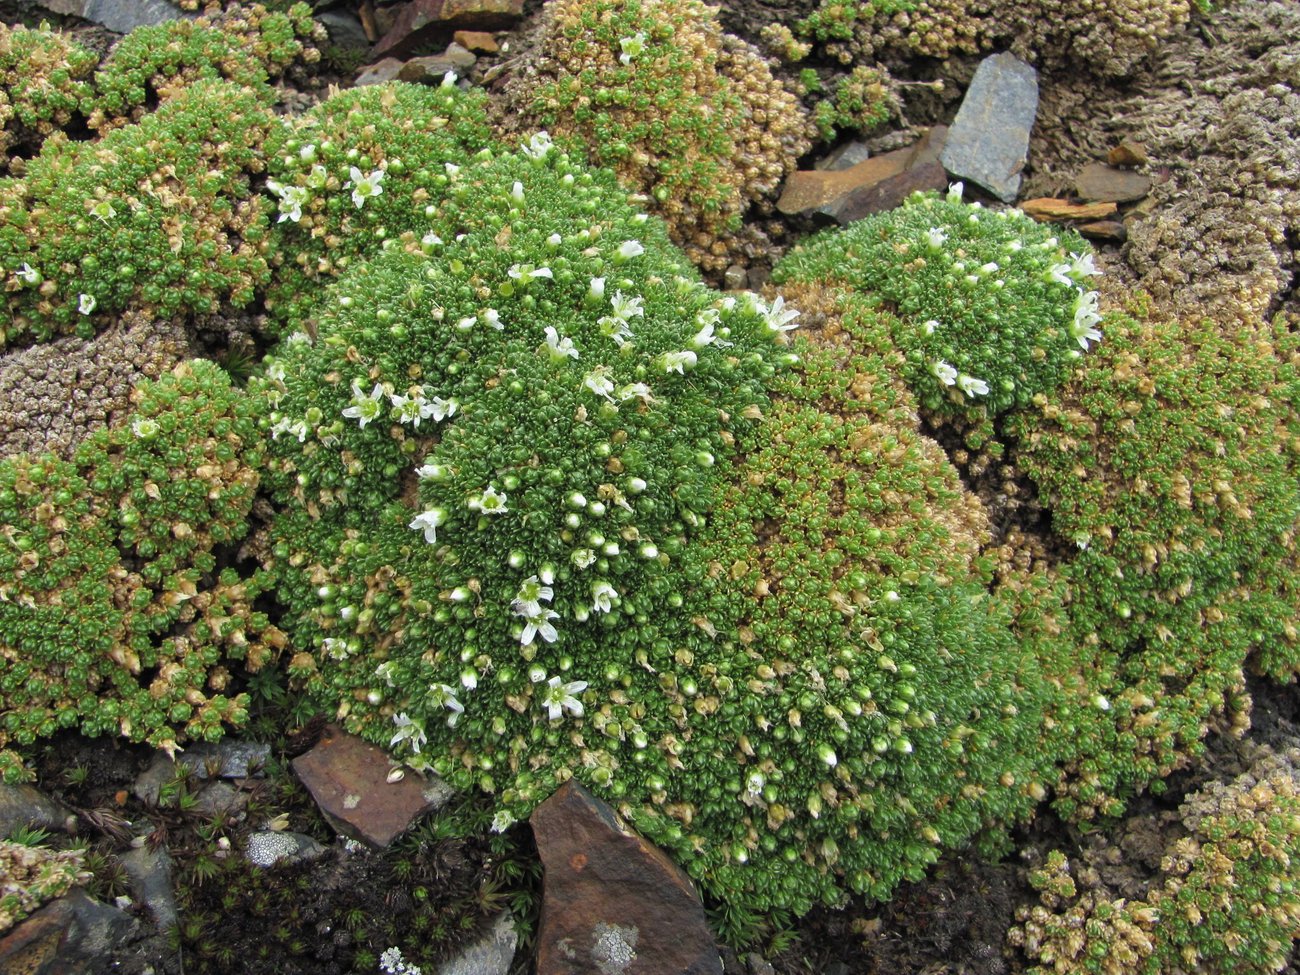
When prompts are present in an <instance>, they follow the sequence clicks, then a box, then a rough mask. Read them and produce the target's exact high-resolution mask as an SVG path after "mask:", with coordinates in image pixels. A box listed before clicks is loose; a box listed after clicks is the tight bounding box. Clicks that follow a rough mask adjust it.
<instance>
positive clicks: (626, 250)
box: [614, 240, 645, 264]
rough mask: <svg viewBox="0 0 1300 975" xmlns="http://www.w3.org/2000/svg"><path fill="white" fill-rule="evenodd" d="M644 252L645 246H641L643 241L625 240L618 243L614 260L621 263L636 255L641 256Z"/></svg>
mask: <svg viewBox="0 0 1300 975" xmlns="http://www.w3.org/2000/svg"><path fill="white" fill-rule="evenodd" d="M644 253H645V248H644V247H642V246H641V241H639V240H625V241H623V243H621V244H619V245H618V250H617V251H616V252H615V253H614V262H615V263H616V264H620V263H622V262H623V261H628V260H631V259H632V258H634V257H640V256H641V255H642V254H644Z"/></svg>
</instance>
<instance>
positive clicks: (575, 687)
mask: <svg viewBox="0 0 1300 975" xmlns="http://www.w3.org/2000/svg"><path fill="white" fill-rule="evenodd" d="M586 689H587V682H586V681H585V680H571V681H569V682H568V683H563V682H562V681H561V680H560V678H559V676H558V675H556V676H555V677H552V678H551V679H550V680H548V681H547V682H546V690H544V691H542V706H543V707H544V708H546V713H547V716H548V717H549V718H550V719H551V720H552V721H559V720H560V718H562V717H564V712H565V711H568V712H569V713H570V714H571V715H573V716H574V717H575V718H581V717H582V715H583V711H584V709H583V706H582V702H581V701H579V700H578V695H579V694H581V693H582V692H583V691H585V690H586Z"/></svg>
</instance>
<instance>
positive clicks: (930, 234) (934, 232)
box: [925, 227, 948, 251]
mask: <svg viewBox="0 0 1300 975" xmlns="http://www.w3.org/2000/svg"><path fill="white" fill-rule="evenodd" d="M947 239H948V235H947V234H945V233H944V232H943V230H942V229H940V228H939V227H931V228H930V229H929V230H927V231H926V232H925V242H926V243H927V244H928V245H929V246H930V249H931V250H936V251H937V250H938V249H939V248H940V247H942V246H943V242H944V241H945V240H947Z"/></svg>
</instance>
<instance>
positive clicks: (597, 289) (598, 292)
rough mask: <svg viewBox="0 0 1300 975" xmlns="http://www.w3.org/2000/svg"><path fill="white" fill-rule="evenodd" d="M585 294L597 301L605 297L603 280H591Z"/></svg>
mask: <svg viewBox="0 0 1300 975" xmlns="http://www.w3.org/2000/svg"><path fill="white" fill-rule="evenodd" d="M587 294H588V295H590V296H591V297H592V298H594V299H596V300H597V301H599V300H600V299H601V298H604V297H605V279H604V278H592V279H591V284H590V285H588V287H587Z"/></svg>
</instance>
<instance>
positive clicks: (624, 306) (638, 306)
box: [593, 278, 645, 322]
mask: <svg viewBox="0 0 1300 975" xmlns="http://www.w3.org/2000/svg"><path fill="white" fill-rule="evenodd" d="M593 280H595V279H593ZM599 280H600V281H601V290H602V291H604V279H603V278H602V279H599ZM609 303H610V305H611V306H612V307H613V309H614V315H615V316H616V317H618V318H621V319H623V321H625V322H626V321H628V320H629V319H632V318H638V317H643V316H644V315H645V308H644V307H643V306H644V303H645V299H644V298H642V297H641V296H640V295H630V296H625V295H624V294H623V292H621V291H615V292H614V297H613V298H610V299H609Z"/></svg>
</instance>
